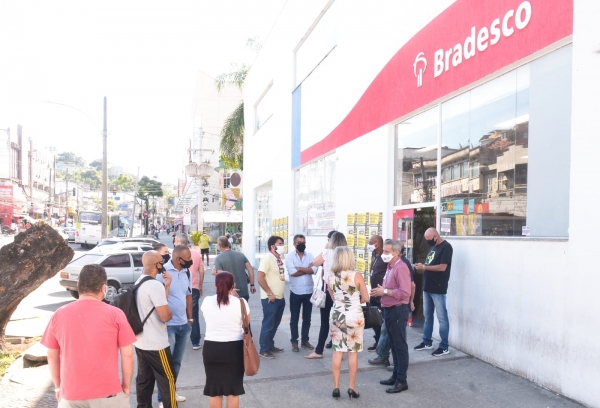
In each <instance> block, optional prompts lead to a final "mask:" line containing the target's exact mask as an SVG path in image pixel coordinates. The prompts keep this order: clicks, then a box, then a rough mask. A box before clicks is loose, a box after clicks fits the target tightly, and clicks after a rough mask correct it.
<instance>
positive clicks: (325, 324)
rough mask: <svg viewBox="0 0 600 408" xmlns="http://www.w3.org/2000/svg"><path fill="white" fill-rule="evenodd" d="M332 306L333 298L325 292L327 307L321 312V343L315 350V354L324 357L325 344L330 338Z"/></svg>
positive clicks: (319, 342)
mask: <svg viewBox="0 0 600 408" xmlns="http://www.w3.org/2000/svg"><path fill="white" fill-rule="evenodd" d="M332 306H333V301H332V300H331V297H329V292H325V307H324V308H323V309H321V310H320V312H321V329H320V330H319V341H318V342H317V347H316V348H315V353H316V354H319V355H323V349H325V342H326V341H327V336H329V314H330V312H331V307H332Z"/></svg>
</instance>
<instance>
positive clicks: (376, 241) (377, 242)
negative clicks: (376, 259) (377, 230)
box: [369, 235, 383, 255]
mask: <svg viewBox="0 0 600 408" xmlns="http://www.w3.org/2000/svg"><path fill="white" fill-rule="evenodd" d="M369 245H373V246H374V247H375V249H373V253H374V254H375V255H379V254H381V253H382V252H383V238H382V237H381V235H373V236H372V237H371V238H369Z"/></svg>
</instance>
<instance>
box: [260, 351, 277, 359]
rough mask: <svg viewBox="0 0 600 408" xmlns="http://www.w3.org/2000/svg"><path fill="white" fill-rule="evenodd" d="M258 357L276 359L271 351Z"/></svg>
mask: <svg viewBox="0 0 600 408" xmlns="http://www.w3.org/2000/svg"><path fill="white" fill-rule="evenodd" d="M258 355H259V356H261V357H262V358H270V359H274V358H275V356H274V355H273V353H271V352H270V351H265V352H264V353H258Z"/></svg>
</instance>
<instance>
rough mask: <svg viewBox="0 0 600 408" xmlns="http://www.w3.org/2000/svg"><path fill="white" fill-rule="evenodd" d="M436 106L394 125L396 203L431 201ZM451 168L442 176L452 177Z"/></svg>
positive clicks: (433, 186)
mask: <svg viewBox="0 0 600 408" xmlns="http://www.w3.org/2000/svg"><path fill="white" fill-rule="evenodd" d="M438 112H439V111H438V108H437V107H435V108H433V109H430V110H428V111H426V112H423V113H421V114H420V115H417V116H415V117H412V118H410V119H408V120H406V121H404V122H402V123H399V124H398V125H396V144H397V149H398V150H397V152H398V153H397V156H396V171H395V173H396V200H395V201H396V205H408V204H419V203H428V202H431V203H433V202H434V201H435V199H436V190H437V183H436V180H437V168H438V160H437V156H438V121H439V120H438V116H439V114H438ZM452 176H453V175H452V168H448V169H446V171H445V173H443V175H442V177H443V179H444V180H451V179H452Z"/></svg>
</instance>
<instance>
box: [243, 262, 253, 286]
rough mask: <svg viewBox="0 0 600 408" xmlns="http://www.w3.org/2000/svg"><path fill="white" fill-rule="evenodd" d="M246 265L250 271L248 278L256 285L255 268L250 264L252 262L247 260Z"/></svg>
mask: <svg viewBox="0 0 600 408" xmlns="http://www.w3.org/2000/svg"><path fill="white" fill-rule="evenodd" d="M244 266H245V267H246V271H247V272H248V279H249V280H250V284H251V285H254V268H253V267H252V265H250V262H248V261H246V264H245V265H244Z"/></svg>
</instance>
